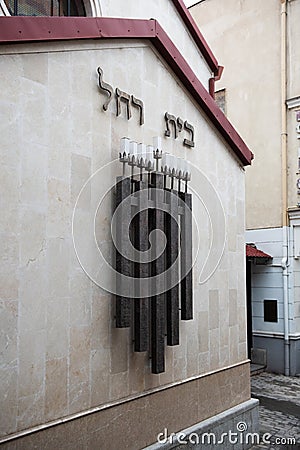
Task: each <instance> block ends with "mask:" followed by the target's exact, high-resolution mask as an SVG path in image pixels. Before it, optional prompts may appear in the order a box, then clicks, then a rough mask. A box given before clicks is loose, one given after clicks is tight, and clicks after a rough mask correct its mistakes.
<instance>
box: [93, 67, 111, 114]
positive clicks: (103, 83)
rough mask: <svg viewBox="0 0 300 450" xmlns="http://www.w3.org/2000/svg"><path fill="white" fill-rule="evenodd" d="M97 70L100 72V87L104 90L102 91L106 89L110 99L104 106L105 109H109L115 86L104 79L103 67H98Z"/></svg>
mask: <svg viewBox="0 0 300 450" xmlns="http://www.w3.org/2000/svg"><path fill="white" fill-rule="evenodd" d="M97 72H98V74H99V89H100V90H102V91H105V92H106V93H107V94H108V99H107V101H106V102H105V103H104V104H103V106H102V108H103V109H104V111H107V108H108V105H109V104H110V102H111V99H112V94H113V91H114V90H113V88H112V87H111V85H110V84H108V83H105V82H104V81H103V70H102V69H101V67H98V69H97Z"/></svg>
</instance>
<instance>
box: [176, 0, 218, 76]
mask: <svg viewBox="0 0 300 450" xmlns="http://www.w3.org/2000/svg"><path fill="white" fill-rule="evenodd" d="M172 2H173V4H174V6H175V8H176V9H177V11H178V13H179V14H180V17H181V18H182V20H183V22H184V23H185V26H186V27H187V29H188V30H189V32H190V33H191V35H192V37H193V39H194V41H195V43H196V45H197V47H198V48H199V50H200V52H201V53H202V55H203V56H204V58H205V60H206V62H207V64H208V65H209V67H210V69H211V70H212V71H213V72H214V74H215V75H216V76H217V75H218V73H219V66H218V61H217V60H216V58H215V56H214V54H213V52H212V51H211V49H210V47H209V45H208V43H207V42H206V40H205V39H204V36H203V34H202V33H201V32H200V30H199V28H198V26H197V24H196V22H195V21H194V19H193V17H192V15H191V13H190V12H189V10H188V9H187V7H186V6H185V4H184V1H183V0H172Z"/></svg>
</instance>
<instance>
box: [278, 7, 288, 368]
mask: <svg viewBox="0 0 300 450" xmlns="http://www.w3.org/2000/svg"><path fill="white" fill-rule="evenodd" d="M280 1H281V174H282V180H281V182H282V233H283V236H282V250H283V252H282V254H283V258H282V275H283V310H284V374H285V375H286V376H289V374H290V342H289V292H288V285H289V283H288V280H289V279H288V277H289V272H288V255H289V248H288V216H287V209H288V189H287V187H288V180H287V109H286V97H287V87H286V86H287V63H286V59H287V0H280Z"/></svg>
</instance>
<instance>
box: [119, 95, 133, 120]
mask: <svg viewBox="0 0 300 450" xmlns="http://www.w3.org/2000/svg"><path fill="white" fill-rule="evenodd" d="M116 96H117V116H119V115H120V114H121V100H123V101H124V102H126V106H127V119H128V120H129V119H130V118H131V109H130V95H129V94H126V92H123V91H121V90H120V89H119V88H116Z"/></svg>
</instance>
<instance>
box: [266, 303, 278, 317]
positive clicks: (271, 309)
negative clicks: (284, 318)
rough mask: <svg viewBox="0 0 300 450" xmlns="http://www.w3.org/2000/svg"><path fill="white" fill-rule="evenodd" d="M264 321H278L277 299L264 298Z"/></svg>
mask: <svg viewBox="0 0 300 450" xmlns="http://www.w3.org/2000/svg"><path fill="white" fill-rule="evenodd" d="M264 321H265V322H278V314H277V300H264Z"/></svg>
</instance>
